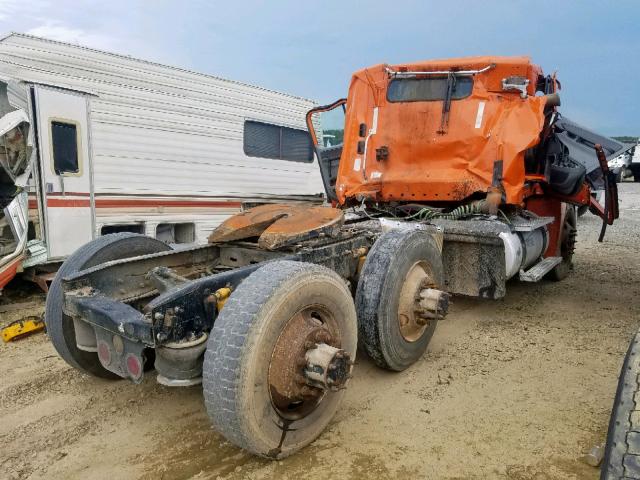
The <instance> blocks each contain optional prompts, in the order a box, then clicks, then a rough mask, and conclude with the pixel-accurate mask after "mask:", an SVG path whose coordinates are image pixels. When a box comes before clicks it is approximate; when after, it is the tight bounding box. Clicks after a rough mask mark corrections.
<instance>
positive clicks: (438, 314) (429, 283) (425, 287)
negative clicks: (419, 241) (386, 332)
mask: <svg viewBox="0 0 640 480" xmlns="http://www.w3.org/2000/svg"><path fill="white" fill-rule="evenodd" d="M434 287H435V284H434V282H433V279H432V276H431V272H430V268H429V265H428V263H427V262H423V261H420V262H416V263H414V264H413V265H412V266H411V268H410V269H409V271H408V272H407V276H406V277H405V281H404V284H403V285H402V290H401V291H400V298H399V302H398V323H399V324H400V333H401V335H402V336H403V338H404V339H405V340H406V341H407V342H415V341H417V340H418V339H419V338H420V337H421V336H422V334H423V333H424V332H425V331H426V329H427V328H428V327H429V324H430V323H431V321H433V320H437V319H441V318H443V317H444V316H445V315H446V314H447V310H448V308H449V294H447V293H446V292H443V291H441V290H438V289H436V288H434Z"/></svg>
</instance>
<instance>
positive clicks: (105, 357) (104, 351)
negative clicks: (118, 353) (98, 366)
mask: <svg viewBox="0 0 640 480" xmlns="http://www.w3.org/2000/svg"><path fill="white" fill-rule="evenodd" d="M98 357H99V358H100V362H101V363H102V365H104V366H105V367H106V366H108V365H109V364H111V349H110V348H109V345H107V342H105V341H103V340H101V341H99V342H98Z"/></svg>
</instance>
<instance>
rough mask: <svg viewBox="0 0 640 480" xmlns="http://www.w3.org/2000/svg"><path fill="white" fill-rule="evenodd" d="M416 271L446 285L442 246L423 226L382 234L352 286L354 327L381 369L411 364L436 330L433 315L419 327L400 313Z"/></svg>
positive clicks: (438, 285)
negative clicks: (356, 327)
mask: <svg viewBox="0 0 640 480" xmlns="http://www.w3.org/2000/svg"><path fill="white" fill-rule="evenodd" d="M420 270H423V271H422V272H421V271H420ZM416 275H418V277H416ZM420 276H422V278H428V283H429V284H430V285H431V286H432V287H433V288H437V289H442V287H443V285H444V272H443V266H442V255H441V253H440V249H439V248H438V246H437V245H436V242H435V240H434V239H433V237H432V236H431V235H429V234H427V233H425V232H423V231H420V230H404V231H403V230H395V231H391V232H388V233H385V234H384V235H382V236H381V237H380V238H379V239H378V240H377V241H376V242H375V244H374V245H373V247H372V248H371V251H370V252H369V254H368V255H367V259H366V261H365V264H364V267H363V269H362V273H361V274H360V281H359V282H358V288H357V291H356V311H357V312H358V329H359V335H360V339H361V341H362V344H363V346H364V348H365V350H366V352H367V353H368V354H369V356H370V357H371V358H372V359H373V361H374V362H375V363H376V364H377V365H378V366H380V367H382V368H386V369H389V370H395V371H401V370H404V369H405V368H407V367H409V366H410V365H412V364H413V363H414V362H416V361H417V360H418V359H419V358H421V357H422V355H423V354H424V352H425V350H426V349H427V345H428V344H429V342H430V340H431V337H432V336H433V333H434V331H435V329H436V325H437V320H430V321H429V322H428V324H427V325H425V326H423V327H422V328H419V325H414V324H413V323H412V322H413V321H414V320H415V319H413V318H408V319H407V315H405V316H404V317H403V314H402V313H401V311H406V310H407V309H406V308H404V309H403V308H402V304H401V303H402V302H401V296H402V297H404V296H406V295H405V294H403V287H405V285H406V283H407V282H409V281H412V282H415V280H414V279H416V278H418V279H419V278H420ZM407 288H410V290H411V291H412V292H413V290H415V288H411V286H410V285H407ZM416 288H417V286H416ZM409 293H411V292H409ZM413 293H415V292H413ZM409 317H410V316H409ZM413 327H415V328H413ZM403 330H404V333H403Z"/></svg>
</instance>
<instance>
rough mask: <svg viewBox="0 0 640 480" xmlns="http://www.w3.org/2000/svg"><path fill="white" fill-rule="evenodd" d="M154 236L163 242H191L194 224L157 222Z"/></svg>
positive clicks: (194, 236) (194, 234)
mask: <svg viewBox="0 0 640 480" xmlns="http://www.w3.org/2000/svg"><path fill="white" fill-rule="evenodd" d="M156 238H157V239H158V240H160V241H163V242H165V243H193V242H195V241H196V226H195V225H194V224H193V223H159V224H158V226H157V227H156Z"/></svg>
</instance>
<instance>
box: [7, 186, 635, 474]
mask: <svg viewBox="0 0 640 480" xmlns="http://www.w3.org/2000/svg"><path fill="white" fill-rule="evenodd" d="M620 190H621V202H622V205H621V218H620V221H619V223H618V224H616V225H615V226H613V227H611V228H610V229H609V231H608V233H607V237H606V239H605V242H604V244H598V243H597V234H598V231H599V227H600V222H599V220H598V219H597V218H596V217H594V216H592V215H590V214H587V215H586V216H585V217H583V218H580V221H579V236H578V241H579V246H578V248H577V252H576V258H575V271H574V272H573V274H572V275H571V276H570V277H569V278H568V279H567V280H565V281H563V282H560V283H552V282H542V283H540V284H534V285H528V284H520V283H519V282H512V283H510V284H509V286H508V294H507V297H506V298H505V299H504V300H503V301H493V302H489V301H478V300H469V299H462V298H457V299H455V303H454V306H453V308H452V311H451V313H450V314H449V316H448V317H447V319H446V320H445V321H443V322H441V323H440V325H439V326H438V329H437V331H436V334H435V336H434V339H433V341H432V344H431V345H430V348H429V350H428V353H427V354H426V355H425V356H424V358H423V359H422V360H421V361H420V362H418V363H417V364H415V365H414V366H412V367H411V368H409V369H408V370H407V371H405V372H403V373H390V372H385V371H382V370H380V369H378V368H376V367H374V365H373V364H372V363H371V362H370V361H369V360H368V359H367V358H366V356H365V355H364V354H363V353H360V354H359V355H360V356H359V358H358V360H357V365H356V367H355V372H354V373H355V376H354V379H353V381H352V383H351V385H350V387H349V389H348V391H347V395H346V400H345V402H344V404H343V407H342V409H341V410H340V412H339V414H338V415H337V417H336V418H335V419H334V421H333V422H332V423H331V425H330V426H329V428H328V429H327V430H326V431H325V433H324V434H323V435H321V437H320V438H319V439H318V440H317V441H316V442H314V443H313V444H312V445H311V446H310V447H309V448H307V449H305V450H304V451H302V452H301V453H299V454H297V455H294V456H293V457H290V458H288V459H285V460H284V461H279V462H272V461H266V460H262V459H258V458H255V457H252V456H250V455H248V454H246V453H244V452H243V451H242V450H240V449H238V448H236V447H234V446H232V445H230V444H229V443H228V442H226V441H225V440H224V439H223V438H222V437H220V436H219V435H217V434H216V433H214V432H213V431H212V430H211V428H210V424H209V421H208V418H207V414H206V412H205V409H204V404H203V400H202V393H201V388H200V387H191V388H188V389H170V388H166V387H163V386H161V385H158V384H157V383H156V381H155V378H154V375H148V376H147V378H146V379H145V380H144V382H143V384H142V385H138V386H136V385H132V384H130V383H128V382H126V381H118V382H107V381H102V380H98V379H94V378H90V377H87V376H84V375H82V374H80V373H78V372H77V371H75V370H73V369H72V368H71V367H69V366H67V365H66V364H65V363H64V362H63V361H62V360H61V359H59V358H58V357H57V355H56V353H55V351H54V349H53V347H52V346H51V345H50V343H49V342H48V339H47V337H46V335H44V334H36V335H34V336H31V337H29V338H26V339H23V340H20V341H17V342H14V343H10V344H1V345H0V366H1V367H2V376H1V379H2V380H1V382H0V477H1V478H8V479H17V478H20V479H22V478H29V479H36V478H47V479H53V478H64V479H80V478H82V479H109V480H113V479H116V478H117V479H129V478H141V479H187V478H195V479H240V478H248V479H263V478H272V477H275V478H283V479H294V478H295V479H315V478H345V479H358V478H403V479H405V478H438V479H481V478H498V479H502V478H509V479H530V478H531V479H546V478H552V479H571V478H580V479H582V478H585V479H595V478H597V477H598V470H597V469H595V468H593V467H590V466H588V465H587V464H585V463H583V462H582V461H581V460H580V457H581V456H582V455H583V454H584V453H585V452H586V451H587V450H589V449H590V448H591V447H592V446H593V445H595V444H599V443H602V442H603V441H604V438H605V434H606V429H607V423H608V418H609V411H610V408H611V403H612V399H613V396H614V391H615V386H616V381H617V376H618V371H619V368H620V365H621V364H622V360H623V355H624V352H625V350H626V348H627V345H628V342H629V340H630V338H631V335H632V332H634V331H635V330H636V328H637V327H638V323H639V322H640V302H639V301H638V295H639V293H640V287H639V282H638V279H639V278H640V262H638V259H637V256H638V253H639V248H638V236H639V235H640V184H633V183H624V184H622V185H621V186H620ZM11 302H14V303H23V302H35V304H34V305H32V307H31V308H30V309H29V311H28V312H27V311H24V310H22V311H13V312H7V311H5V312H4V313H0V325H5V324H7V323H9V322H10V321H12V320H14V319H16V318H19V317H21V316H23V315H26V314H27V313H38V312H41V311H42V307H43V298H42V296H41V295H39V294H38V292H37V291H36V290H35V289H33V288H32V287H31V286H29V285H28V284H24V283H16V284H15V285H14V286H13V288H11V289H8V290H7V291H6V292H5V296H4V297H0V311H2V310H1V309H2V308H4V309H5V310H6V309H7V308H8V307H7V304H9V303H11Z"/></svg>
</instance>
